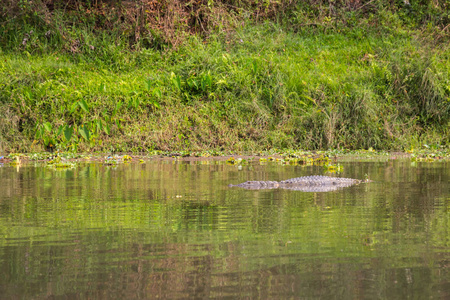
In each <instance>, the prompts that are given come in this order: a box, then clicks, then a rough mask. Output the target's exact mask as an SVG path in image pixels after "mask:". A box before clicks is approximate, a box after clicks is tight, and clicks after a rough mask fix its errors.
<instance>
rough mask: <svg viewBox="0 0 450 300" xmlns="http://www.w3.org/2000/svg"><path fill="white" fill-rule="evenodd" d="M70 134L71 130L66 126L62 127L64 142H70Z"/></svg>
mask: <svg viewBox="0 0 450 300" xmlns="http://www.w3.org/2000/svg"><path fill="white" fill-rule="evenodd" d="M72 134H73V128H72V127H70V126H68V125H66V126H64V137H65V138H66V141H70V139H71V138H72Z"/></svg>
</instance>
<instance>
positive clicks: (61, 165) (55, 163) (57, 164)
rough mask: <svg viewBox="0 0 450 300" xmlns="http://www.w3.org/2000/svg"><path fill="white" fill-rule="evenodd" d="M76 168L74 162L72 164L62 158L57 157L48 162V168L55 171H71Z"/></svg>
mask: <svg viewBox="0 0 450 300" xmlns="http://www.w3.org/2000/svg"><path fill="white" fill-rule="evenodd" d="M75 166H76V164H75V163H74V162H70V161H68V160H66V159H65V158H61V156H56V157H55V158H53V159H52V160H49V161H48V162H47V167H49V168H53V169H71V168H74V167H75Z"/></svg>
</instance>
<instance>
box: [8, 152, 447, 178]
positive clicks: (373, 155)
mask: <svg viewBox="0 0 450 300" xmlns="http://www.w3.org/2000/svg"><path fill="white" fill-rule="evenodd" d="M397 159H408V160H411V162H428V163H432V162H434V161H448V160H450V151H449V150H438V151H436V150H430V149H428V150H410V151H408V152H388V151H375V150H356V151H349V150H346V151H284V152H279V151H278V152H276V151H271V152H267V151H265V152H255V153H225V152H217V151H201V152H188V151H179V152H177V151H175V152H164V151H152V152H148V153H140V154H136V153H134V154H131V153H128V154H124V153H117V154H112V153H109V154H107V153H84V154H83V153H71V152H59V153H48V152H41V153H28V154H24V153H10V154H8V155H4V156H0V164H1V165H2V166H3V165H5V166H20V165H27V164H29V163H32V162H36V163H44V164H46V165H48V166H53V167H56V168H62V169H64V168H72V167H75V166H76V164H77V163H89V162H96V163H103V164H105V165H111V166H115V165H118V164H122V163H145V162H149V161H172V162H173V161H177V162H187V163H195V162H225V163H227V164H231V165H246V164H249V163H255V162H257V163H260V164H267V163H277V164H286V165H313V164H314V165H322V166H324V167H326V168H328V169H329V170H328V171H330V172H332V173H334V172H339V170H338V169H337V165H336V164H338V163H339V162H344V161H347V162H348V161H365V160H367V161H377V160H380V161H385V160H397Z"/></svg>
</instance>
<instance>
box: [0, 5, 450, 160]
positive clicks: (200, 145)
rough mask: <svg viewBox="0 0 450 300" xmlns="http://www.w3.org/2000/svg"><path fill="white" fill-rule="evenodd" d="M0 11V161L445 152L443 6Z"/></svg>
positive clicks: (448, 66)
mask: <svg viewBox="0 0 450 300" xmlns="http://www.w3.org/2000/svg"><path fill="white" fill-rule="evenodd" d="M411 2H412V1H411ZM7 3H8V5H6V6H5V7H4V8H3V11H2V17H1V18H0V32H2V34H1V35H0V45H1V48H0V104H1V106H0V119H1V120H2V121H1V122H0V151H21V152H24V151H28V152H29V151H38V150H42V149H44V148H46V149H55V148H57V149H61V150H72V151H147V150H164V151H170V150H202V149H203V150H204V149H218V150H230V151H252V150H267V149H273V148H278V149H299V148H300V149H331V148H333V149H338V148H339V149H342V148H344V149H361V148H365V149H368V148H373V149H400V150H401V149H410V148H412V147H413V148H420V147H422V146H425V145H426V146H427V147H434V148H441V147H448V145H449V143H450V60H449V56H450V48H449V46H448V42H449V39H448V37H449V36H448V34H449V24H450V22H449V20H450V17H449V16H450V14H449V13H448V9H447V6H446V5H448V4H447V2H445V1H442V3H441V1H429V2H428V1H422V2H419V3H418V4H416V3H412V4H410V5H409V4H408V3H409V2H408V1H405V2H403V1H402V2H395V3H394V2H391V1H356V0H355V1H350V0H348V1H333V2H332V1H330V2H325V1H298V2H296V1H250V0H248V1H209V2H208V1H204V2H203V1H176V2H173V1H137V2H135V3H134V4H133V3H132V4H133V5H131V4H130V2H127V1H123V2H120V1H118V2H116V1H110V2H101V1H98V2H97V1H69V2H66V3H67V4H66V6H61V3H60V2H58V1H13V0H8V1H7ZM180 3H181V4H183V3H184V6H183V5H181V4H180ZM189 3H190V6H189V5H188V4H189ZM405 3H406V4H405ZM58 4H59V5H58ZM407 4H408V5H407ZM130 5H131V6H130ZM152 5H153V6H152ZM164 5H165V6H164ZM171 5H172V6H171ZM180 5H181V6H180ZM170 9H172V10H170ZM170 11H172V14H171V13H170ZM217 12H221V13H220V14H217ZM11 16H13V17H11Z"/></svg>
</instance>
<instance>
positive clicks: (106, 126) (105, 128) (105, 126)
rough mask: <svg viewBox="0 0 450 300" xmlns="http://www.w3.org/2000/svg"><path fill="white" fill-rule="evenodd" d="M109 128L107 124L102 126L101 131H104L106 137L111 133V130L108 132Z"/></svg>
mask: <svg viewBox="0 0 450 300" xmlns="http://www.w3.org/2000/svg"><path fill="white" fill-rule="evenodd" d="M110 128H111V127H110V126H109V124H105V125H104V126H103V130H104V131H105V133H106V134H107V135H109V133H110V132H111V130H110Z"/></svg>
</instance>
